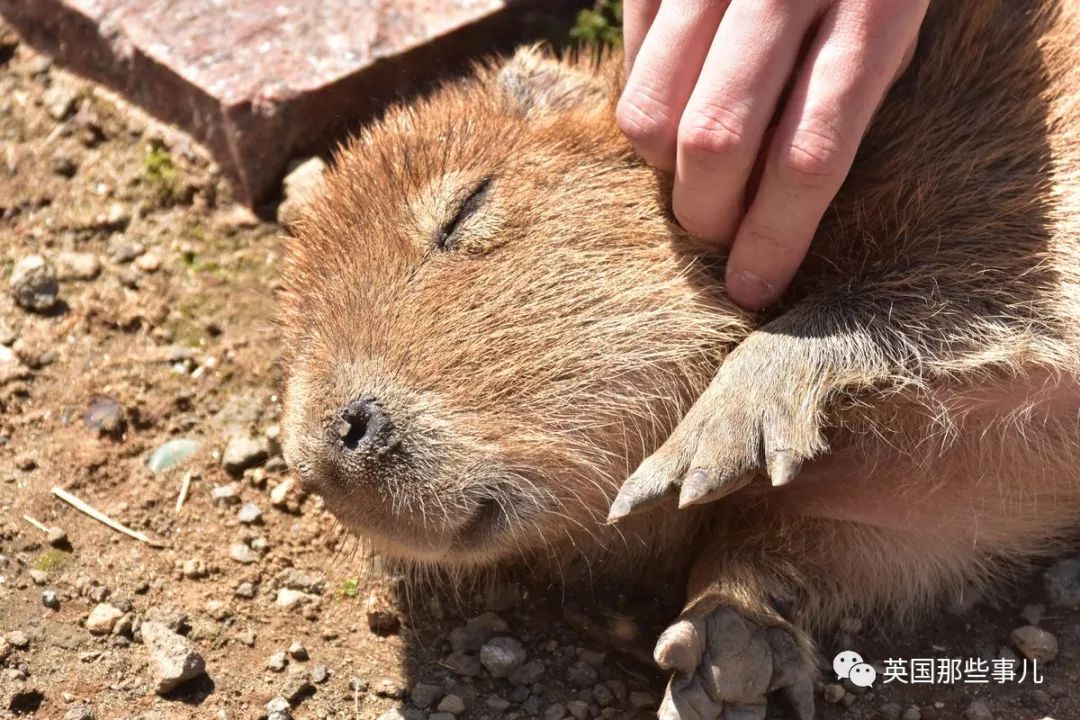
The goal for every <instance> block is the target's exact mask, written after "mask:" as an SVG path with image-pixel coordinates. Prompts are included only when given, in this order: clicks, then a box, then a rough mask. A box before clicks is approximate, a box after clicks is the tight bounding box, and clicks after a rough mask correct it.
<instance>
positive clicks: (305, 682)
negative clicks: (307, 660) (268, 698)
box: [281, 666, 314, 703]
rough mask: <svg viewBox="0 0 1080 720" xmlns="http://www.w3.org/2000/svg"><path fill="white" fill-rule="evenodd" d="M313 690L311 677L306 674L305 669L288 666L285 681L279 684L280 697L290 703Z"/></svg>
mask: <svg viewBox="0 0 1080 720" xmlns="http://www.w3.org/2000/svg"><path fill="white" fill-rule="evenodd" d="M313 690H314V688H313V687H312V685H311V677H310V676H309V675H308V672H307V670H305V669H304V668H302V667H300V666H296V667H291V668H289V672H288V673H287V675H286V677H285V682H284V683H283V684H282V686H281V695H282V697H284V698H285V699H286V700H288V701H289V702H290V703H295V702H297V701H298V700H299V699H300V698H301V697H303V696H304V695H306V694H307V693H309V692H311V691H313Z"/></svg>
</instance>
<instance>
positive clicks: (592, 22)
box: [570, 0, 623, 47]
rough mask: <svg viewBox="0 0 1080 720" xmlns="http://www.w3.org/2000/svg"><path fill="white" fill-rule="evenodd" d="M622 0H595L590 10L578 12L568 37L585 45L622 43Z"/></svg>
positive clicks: (616, 44) (617, 44)
mask: <svg viewBox="0 0 1080 720" xmlns="http://www.w3.org/2000/svg"><path fill="white" fill-rule="evenodd" d="M622 6H623V4H622V0H596V3H595V4H594V5H593V7H592V9H591V10H582V11H581V12H579V13H578V16H577V22H576V23H575V24H574V27H572V28H570V38H571V39H573V40H576V41H577V42H579V43H583V44H586V45H608V46H611V47H618V46H619V45H621V44H622V10H623V7H622Z"/></svg>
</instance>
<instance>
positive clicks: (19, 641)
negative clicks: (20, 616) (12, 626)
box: [7, 630, 30, 650]
mask: <svg viewBox="0 0 1080 720" xmlns="http://www.w3.org/2000/svg"><path fill="white" fill-rule="evenodd" d="M7 641H8V643H9V644H10V645H11V647H13V648H15V649H16V650H27V649H29V648H30V638H28V637H27V636H26V633H24V632H23V631H22V630H12V631H11V632H9V633H8V634H7Z"/></svg>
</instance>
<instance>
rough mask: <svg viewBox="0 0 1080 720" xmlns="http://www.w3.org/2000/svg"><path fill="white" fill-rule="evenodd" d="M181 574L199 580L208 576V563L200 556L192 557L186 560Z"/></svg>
mask: <svg viewBox="0 0 1080 720" xmlns="http://www.w3.org/2000/svg"><path fill="white" fill-rule="evenodd" d="M180 574H181V575H183V576H184V577H186V578H187V579H189V580H198V579H200V578H204V577H206V576H207V574H208V573H207V570H206V563H204V562H203V561H202V560H199V559H198V558H190V559H188V560H185V561H184V564H183V566H182V567H181V569H180Z"/></svg>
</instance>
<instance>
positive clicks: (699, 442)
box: [608, 339, 826, 522]
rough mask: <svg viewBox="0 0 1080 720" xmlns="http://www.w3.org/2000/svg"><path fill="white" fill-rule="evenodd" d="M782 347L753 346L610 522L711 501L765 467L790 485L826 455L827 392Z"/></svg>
mask: <svg viewBox="0 0 1080 720" xmlns="http://www.w3.org/2000/svg"><path fill="white" fill-rule="evenodd" d="M788 352H789V349H787V348H785V347H784V343H783V342H782V341H774V340H768V339H766V340H764V341H755V340H747V341H746V342H745V343H744V344H743V345H742V346H740V347H739V348H738V349H737V350H736V351H735V352H734V353H732V355H731V356H730V357H729V358H728V359H727V361H726V362H725V363H724V364H723V365H722V366H721V367H720V370H719V371H718V372H717V374H716V377H715V378H714V379H713V381H712V383H711V384H710V385H709V387H708V388H707V389H706V390H705V392H704V393H702V395H701V397H700V398H698V400H697V402H696V403H694V406H693V407H692V408H690V411H689V412H688V413H687V414H686V416H685V417H684V418H683V419H682V421H681V422H680V423H679V424H678V426H677V427H676V428H675V431H674V432H673V433H672V434H671V436H670V437H668V439H667V441H666V442H664V444H663V445H662V446H661V447H660V449H659V450H657V451H656V452H655V453H653V454H652V455H651V456H650V457H648V458H646V460H645V461H644V462H643V463H642V464H641V466H640V467H638V469H637V470H636V471H635V472H634V474H633V475H631V476H630V478H629V479H628V480H627V481H626V482H625V483H624V484H623V486H622V488H621V489H620V490H619V494H618V496H617V497H616V498H615V501H614V502H613V503H612V506H611V511H610V513H609V516H608V520H609V521H612V522H613V521H616V520H619V519H620V518H622V517H625V516H626V515H629V514H631V513H633V512H636V511H638V510H642V509H644V508H646V507H649V506H651V505H653V504H654V503H656V502H659V501H661V500H663V499H664V498H665V497H666V496H667V495H669V494H671V493H673V492H675V491H676V490H677V489H678V491H679V507H687V506H689V505H697V504H700V503H706V502H712V501H713V500H717V499H719V498H721V497H723V496H724V495H727V494H729V493H731V492H734V491H735V490H737V489H739V488H740V487H742V486H743V485H745V484H746V483H747V482H749V481H750V479H751V478H752V477H753V475H754V473H755V472H757V471H759V470H761V469H765V470H766V471H767V472H768V474H769V477H770V478H771V480H772V483H773V485H784V484H786V483H787V482H789V481H790V480H791V479H792V478H794V477H795V475H796V474H797V473H798V472H799V468H800V467H801V466H802V464H803V462H804V461H806V460H809V459H810V458H812V457H814V456H815V455H818V454H819V453H821V452H822V451H823V450H824V449H825V441H824V436H823V435H822V432H821V423H822V417H823V413H822V411H821V405H822V400H821V399H822V398H823V397H824V396H825V394H826V393H824V392H822V389H821V388H820V387H818V386H817V385H815V383H816V382H819V381H818V380H816V379H815V380H811V381H806V380H805V379H803V378H805V377H806V374H805V373H803V372H802V370H804V369H805V368H802V367H801V366H799V365H798V358H797V357H796V358H792V357H786V356H785V354H786V353H788Z"/></svg>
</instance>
